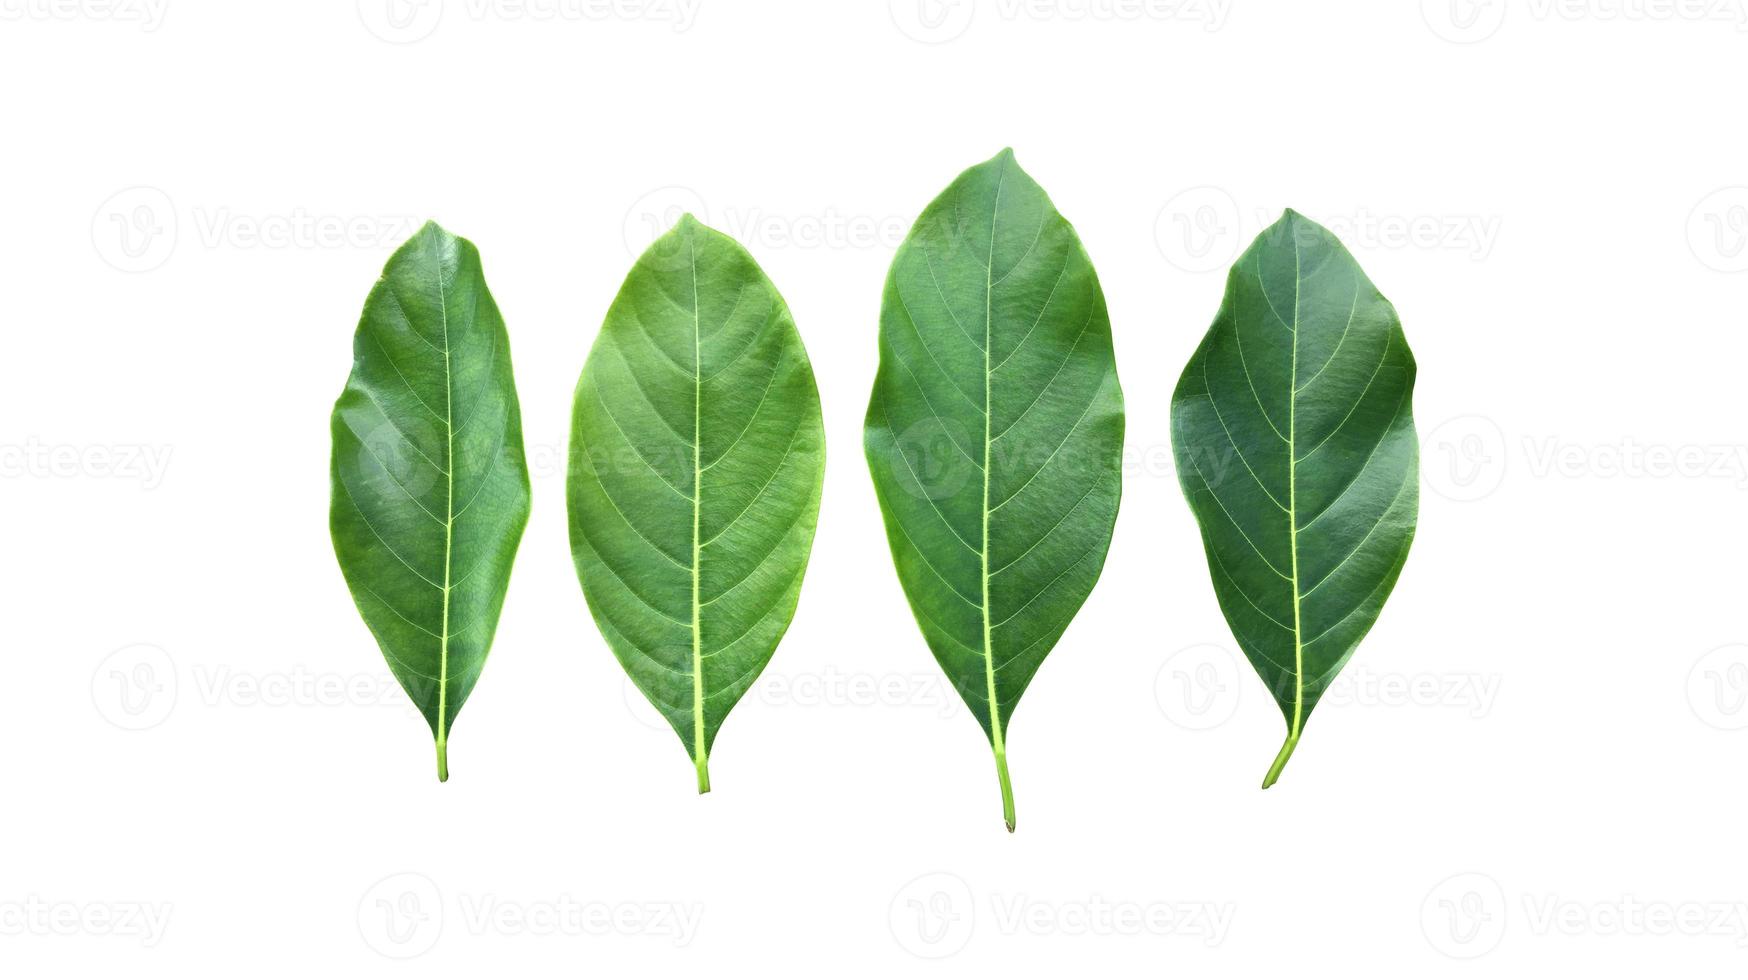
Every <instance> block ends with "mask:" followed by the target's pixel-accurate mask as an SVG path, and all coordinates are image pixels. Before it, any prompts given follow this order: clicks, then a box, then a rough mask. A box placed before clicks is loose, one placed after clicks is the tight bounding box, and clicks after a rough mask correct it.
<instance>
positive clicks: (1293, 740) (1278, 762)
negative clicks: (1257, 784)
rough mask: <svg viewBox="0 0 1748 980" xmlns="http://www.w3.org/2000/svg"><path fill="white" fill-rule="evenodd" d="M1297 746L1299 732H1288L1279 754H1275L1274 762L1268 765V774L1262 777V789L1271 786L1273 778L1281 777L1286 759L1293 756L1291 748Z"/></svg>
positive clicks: (1273, 782) (1273, 781)
mask: <svg viewBox="0 0 1748 980" xmlns="http://www.w3.org/2000/svg"><path fill="white" fill-rule="evenodd" d="M1298 747H1299V732H1298V731H1297V730H1295V731H1292V732H1288V733H1287V741H1286V743H1285V744H1283V745H1282V746H1281V751H1280V754H1279V755H1277V756H1275V764H1274V765H1272V766H1269V774H1268V775H1267V776H1264V777H1263V779H1262V788H1263V789H1268V788H1269V787H1270V786H1273V785H1274V784H1275V780H1277V779H1279V778H1281V770H1282V769H1285V768H1287V760H1288V759H1291V758H1292V757H1293V750H1294V749H1296V748H1298Z"/></svg>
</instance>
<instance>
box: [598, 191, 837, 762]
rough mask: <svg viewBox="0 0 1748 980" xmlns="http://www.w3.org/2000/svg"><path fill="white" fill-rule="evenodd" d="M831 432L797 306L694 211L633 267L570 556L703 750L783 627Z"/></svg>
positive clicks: (642, 676) (606, 627) (601, 361)
mask: <svg viewBox="0 0 1748 980" xmlns="http://www.w3.org/2000/svg"><path fill="white" fill-rule="evenodd" d="M824 468H825V436H824V432H823V430H822V427H821V421H820V407H819V393H818V391H817V389H816V388H815V387H814V380H813V370H812V367H811V365H810V364H809V362H808V359H807V352H806V350H805V349H803V347H802V344H801V335H800V334H799V333H797V332H796V329H795V322H794V320H793V319H792V318H791V317H790V314H789V308H788V306H787V305H786V304H785V303H784V302H783V297H782V296H780V295H778V293H777V289H776V287H775V286H774V285H772V283H771V281H770V280H769V279H768V278H766V277H765V274H764V273H763V272H762V271H761V270H760V269H759V267H758V265H757V264H756V263H755V262H754V261H753V258H752V256H750V255H748V254H747V252H746V250H745V249H743V248H741V247H740V245H739V244H737V243H736V242H735V241H734V240H733V239H732V238H729V237H728V236H726V235H723V234H720V233H718V232H716V231H712V230H711V229H709V228H706V227H705V226H703V225H701V224H699V223H698V222H697V221H696V220H695V219H694V218H693V217H692V216H691V215H687V216H685V217H684V218H682V219H681V220H680V223H679V224H678V225H677V226H676V227H675V228H674V229H673V230H671V231H669V232H668V233H667V234H666V235H664V236H662V237H661V238H660V239H658V240H657V241H656V242H655V243H654V244H653V245H651V246H650V248H649V250H648V251H646V252H645V253H644V254H643V255H642V256H641V257H640V258H639V259H638V261H637V264H636V265H635V266H633V268H632V270H631V274H630V275H629V276H627V277H626V279H625V284H624V285H623V286H622V287H621V289H620V291H619V295H618V297H617V298H616V299H614V301H613V304H612V307H611V308H610V309H609V310H608V311H607V318H606V322H605V323H604V324H602V327H601V332H600V335H599V336H598V337H597V338H596V340H595V344H594V347H593V348H592V349H591V350H590V352H589V358H588V361H587V363H586V364H585V365H584V367H583V373H582V378H581V379H580V380H579V381H578V383H577V390H576V400H575V405H574V410H573V413H572V429H571V466H570V484H569V505H570V533H571V553H572V556H573V558H574V559H575V561H576V568H577V575H578V577H579V578H580V579H581V581H582V586H583V592H584V594H585V595H586V596H587V598H588V603H589V609H590V611H591V612H592V613H593V614H594V617H595V622H596V624H597V625H598V626H599V627H600V629H601V633H602V635H603V636H605V637H606V639H607V643H608V645H609V646H611V647H612V649H613V652H614V654H615V655H616V656H617V657H618V658H619V662H620V663H621V664H622V665H623V666H624V668H625V670H626V672H627V673H628V674H629V675H630V676H631V679H632V681H633V682H635V683H636V684H637V687H638V689H639V690H641V691H642V692H643V694H644V695H645V696H646V697H648V698H649V700H650V703H651V704H653V705H654V706H655V707H656V709H657V710H658V711H660V712H661V713H662V715H663V717H665V718H667V720H668V722H669V723H670V724H671V725H673V727H674V731H675V732H676V733H677V734H678V735H679V736H680V740H681V741H682V742H683V743H684V744H685V746H686V750H687V752H688V754H690V755H691V756H692V760H693V763H694V766H695V768H696V771H697V776H698V791H699V792H700V793H703V792H708V791H709V789H710V777H709V769H708V759H709V756H710V751H711V748H712V746H713V745H714V744H715V740H716V735H717V731H718V729H719V728H720V727H721V725H722V722H723V719H724V718H725V717H726V716H727V715H728V712H729V710H730V709H731V708H733V707H734V705H735V702H737V701H739V700H740V698H741V695H743V694H745V693H746V691H747V689H748V688H749V687H751V686H752V684H753V682H754V681H755V680H756V679H757V678H758V676H759V672H760V671H761V670H763V669H764V667H765V664H766V662H768V661H769V660H770V658H771V655H772V653H773V652H774V651H775V650H776V648H777V643H778V641H779V640H780V639H782V636H783V633H784V631H785V630H787V629H788V628H789V622H790V619H791V618H792V617H793V616H794V614H795V607H796V602H797V599H798V597H799V595H800V591H801V580H802V576H803V573H804V572H805V571H806V568H807V559H808V554H809V552H810V550H811V549H812V546H813V531H814V523H815V520H816V518H817V516H818V513H819V498H820V489H821V484H822V481H823V479H824Z"/></svg>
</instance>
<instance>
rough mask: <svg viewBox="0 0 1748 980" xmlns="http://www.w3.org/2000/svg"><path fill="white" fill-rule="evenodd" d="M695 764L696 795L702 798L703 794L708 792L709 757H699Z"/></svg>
mask: <svg viewBox="0 0 1748 980" xmlns="http://www.w3.org/2000/svg"><path fill="white" fill-rule="evenodd" d="M697 762H698V795H699V796H703V795H704V794H705V793H708V792H710V757H709V756H707V755H700V756H698V758H697Z"/></svg>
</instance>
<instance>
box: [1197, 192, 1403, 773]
mask: <svg viewBox="0 0 1748 980" xmlns="http://www.w3.org/2000/svg"><path fill="white" fill-rule="evenodd" d="M1414 375H1415V364H1414V357H1413V354H1412V353H1411V352H1410V351H1409V349H1408V344H1407V339H1406V337H1405V335H1404V334H1403V332H1402V327H1401V322H1400V320H1399V319H1398V318H1397V316H1396V312H1395V309H1394V308H1393V307H1392V306H1391V305H1390V302H1389V301H1388V300H1386V299H1385V298H1384V297H1383V296H1382V294H1380V293H1379V292H1378V291H1377V288H1376V287H1375V286H1374V285H1373V284H1372V283H1371V280H1370V279H1368V278H1367V277H1366V275H1365V273H1364V271H1362V270H1361V269H1360V267H1359V264H1358V263H1357V262H1356V261H1354V259H1353V256H1352V255H1350V254H1349V253H1348V251H1347V250H1346V249H1345V248H1343V247H1342V245H1341V243H1340V241H1338V240H1337V239H1336V238H1335V236H1334V235H1332V234H1330V233H1329V231H1328V230H1326V229H1324V228H1322V227H1321V226H1319V225H1317V224H1316V223H1314V222H1312V221H1310V220H1308V219H1306V218H1304V217H1303V216H1301V215H1299V214H1297V213H1295V212H1293V211H1290V210H1289V211H1288V212H1286V214H1284V215H1283V216H1282V218H1281V220H1280V221H1278V222H1277V223H1276V224H1275V225H1274V226H1272V227H1270V228H1269V229H1267V230H1265V231H1264V232H1263V233H1262V234H1261V235H1259V236H1258V238H1257V239H1256V241H1255V242H1254V243H1253V244H1252V245H1251V246H1250V248H1249V249H1247V250H1246V251H1245V253H1244V254H1243V255H1241V256H1240V257H1239V259H1238V260H1237V262H1235V263H1234V265H1233V267H1232V270H1231V272H1230V274H1229V275H1228V277H1227V287H1226V294H1225V298H1224V299H1223V301H1222V303H1221V307H1220V312H1219V313H1218V314H1217V315H1216V317H1215V320H1214V323H1213V325H1212V326H1211V327H1210V328H1209V330H1208V332H1207V334H1206V336H1204V338H1203V340H1202V343H1201V345H1200V346H1199V347H1198V348H1197V350H1196V353H1195V354H1194V355H1193V356H1192V357H1191V359H1190V362H1189V363H1188V364H1187V365H1186V366H1185V369H1184V373H1183V375H1182V377H1181V378H1180V379H1179V382H1178V386H1177V389H1176V390H1175V392H1174V393H1173V396H1172V443H1173V449H1174V454H1175V456H1176V458H1177V463H1178V477H1179V482H1180V485H1181V486H1182V488H1183V491H1184V495H1185V497H1186V498H1187V499H1188V501H1189V503H1190V508H1191V510H1192V512H1194V513H1195V515H1196V520H1197V523H1198V524H1199V525H1200V527H1201V531H1202V538H1203V546H1204V550H1205V551H1206V553H1207V556H1208V563H1209V573H1210V576H1211V577H1212V579H1213V582H1214V589H1215V595H1216V597H1217V598H1218V600H1219V602H1220V606H1221V611H1222V612H1223V613H1224V614H1225V616H1226V620H1227V623H1228V625H1230V626H1231V628H1232V631H1233V636H1234V638H1235V639H1236V640H1237V641H1238V643H1239V646H1240V648H1242V649H1243V650H1244V652H1245V655H1246V657H1247V658H1248V659H1249V660H1250V661H1251V664H1252V666H1253V667H1255V668H1256V670H1257V672H1258V674H1259V675H1260V676H1261V677H1262V678H1263V680H1264V682H1265V683H1266V684H1267V685H1268V687H1269V690H1270V693H1271V694H1272V695H1273V696H1274V698H1275V701H1276V703H1277V705H1278V706H1279V707H1280V708H1281V711H1282V713H1283V715H1284V716H1285V719H1286V722H1287V726H1288V734H1287V739H1286V742H1285V743H1284V744H1283V745H1282V747H1281V751H1280V753H1279V754H1278V755H1277V756H1276V759H1275V761H1274V763H1273V764H1272V765H1271V766H1270V769H1269V773H1268V775H1267V776H1266V777H1265V779H1264V784H1263V785H1264V786H1265V788H1266V787H1267V786H1270V785H1273V783H1274V782H1275V780H1276V779H1278V778H1279V776H1280V773H1281V770H1282V769H1283V768H1284V767H1285V765H1286V763H1287V760H1288V759H1289V758H1291V756H1292V754H1293V750H1294V748H1295V747H1296V746H1297V745H1298V742H1299V739H1300V737H1301V735H1302V733H1303V731H1304V726H1305V722H1306V720H1307V719H1308V718H1309V717H1310V714H1311V711H1312V710H1313V709H1314V708H1315V707H1316V705H1317V702H1318V700H1319V699H1320V698H1321V697H1322V695H1323V693H1324V692H1325V691H1326V690H1327V688H1328V685H1329V682H1330V681H1331V680H1333V678H1334V677H1335V675H1336V674H1337V673H1338V672H1339V671H1340V670H1341V668H1342V667H1343V666H1344V665H1345V664H1346V663H1347V661H1348V659H1349V658H1351V657H1352V655H1353V652H1354V650H1355V649H1356V648H1357V647H1358V644H1359V642H1360V640H1361V639H1363V638H1364V636H1365V634H1366V632H1367V631H1369V630H1370V628H1371V626H1372V624H1373V623H1374V622H1375V621H1376V619H1377V615H1378V613H1379V611H1380V610H1381V609H1382V607H1383V603H1384V600H1385V599H1387V598H1388V596H1389V593H1390V591H1391V589H1392V588H1394V586H1395V582H1396V579H1397V577H1398V576H1399V575H1400V573H1401V570H1402V567H1403V565H1404V563H1405V562H1406V561H1407V555H1408V549H1409V545H1410V544H1411V543H1412V541H1413V537H1414V525H1415V515H1416V511H1417V507H1418V473H1419V448H1418V441H1417V439H1416V437H1415V434H1414V419H1413V411H1412V406H1411V396H1412V391H1413V387H1414Z"/></svg>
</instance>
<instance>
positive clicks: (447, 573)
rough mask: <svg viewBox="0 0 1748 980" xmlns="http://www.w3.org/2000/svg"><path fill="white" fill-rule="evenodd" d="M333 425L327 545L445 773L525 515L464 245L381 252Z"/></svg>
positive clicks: (523, 482) (492, 330)
mask: <svg viewBox="0 0 1748 980" xmlns="http://www.w3.org/2000/svg"><path fill="white" fill-rule="evenodd" d="M333 433H334V455H333V501H332V506H331V508H330V512H329V524H330V527H331V530H332V532H333V537H334V553H335V554H336V555H338V556H339V559H340V570H341V571H342V572H344V573H345V575H346V584H347V585H348V586H350V587H351V589H352V598H353V599H354V600H355V601H356V602H357V604H358V611H359V612H360V613H362V614H363V616H364V622H365V624H366V625H368V626H369V627H370V631H371V632H372V633H374V634H375V635H376V641H377V643H378V644H379V645H380V646H381V647H382V655H383V656H384V657H385V658H387V660H388V664H389V668H390V669H391V670H393V671H394V675H395V677H396V678H397V679H398V680H399V681H400V683H401V687H403V688H405V689H406V692H407V694H408V695H409V696H411V698H412V699H413V703H414V704H416V705H418V707H419V711H420V712H421V713H423V714H424V716H425V720H426V721H427V722H429V723H430V725H431V731H432V733H433V734H434V735H436V737H437V778H438V779H440V780H446V779H448V778H449V730H450V728H451V727H452V726H453V725H454V724H455V716H456V715H457V714H458V713H459V712H460V711H461V706H462V704H463V703H465V702H466V701H467V696H468V695H469V694H470V693H472V691H473V686H474V683H475V682H476V681H478V680H479V674H480V670H481V668H483V667H484V666H485V663H486V653H487V651H489V650H490V649H491V645H492V634H493V633H494V632H495V631H496V630H497V626H498V613H499V611H500V610H502V608H503V605H504V590H505V589H506V588H507V587H508V586H509V581H510V564H511V562H512V561H514V559H515V557H516V545H517V544H518V543H519V542H520V541H521V538H522V529H523V527H524V526H525V525H526V524H527V523H528V466H527V463H526V462H525V461H524V459H523V456H522V418H521V412H520V409H519V407H518V406H517V402H516V383H515V380H514V379H513V378H512V377H511V374H510V343H509V338H508V337H507V336H506V335H505V333H504V320H503V318H502V317H500V316H499V315H498V307H497V304H496V303H494V302H492V294H491V293H490V292H488V291H487V290H486V281H485V277H484V275H483V274H482V273H481V272H480V262H479V251H478V250H477V249H475V248H474V247H473V243H472V242H469V241H468V240H466V239H464V238H457V237H455V236H454V235H451V234H449V233H448V232H447V231H444V230H443V229H442V228H439V227H438V226H437V225H436V224H435V223H428V224H426V225H425V227H423V228H421V229H420V230H419V232H418V233H417V234H415V235H414V236H413V237H412V238H411V239H410V240H408V241H407V243H406V244H405V245H402V246H401V247H400V249H399V250H398V251H396V252H395V254H394V256H393V257H392V258H390V259H389V261H388V266H387V268H385V269H384V270H383V273H382V278H381V279H379V280H377V283H376V285H375V286H374V287H372V288H371V290H370V296H369V297H368V298H367V299H366V300H365V301H364V315H363V317H362V318H360V319H359V321H358V333H357V336H356V337H355V338H354V340H353V342H352V376H351V377H350V378H348V379H347V380H346V390H345V391H343V392H341V394H340V400H339V401H338V402H336V403H335V404H334V416H333Z"/></svg>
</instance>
